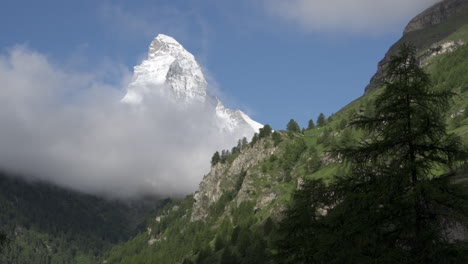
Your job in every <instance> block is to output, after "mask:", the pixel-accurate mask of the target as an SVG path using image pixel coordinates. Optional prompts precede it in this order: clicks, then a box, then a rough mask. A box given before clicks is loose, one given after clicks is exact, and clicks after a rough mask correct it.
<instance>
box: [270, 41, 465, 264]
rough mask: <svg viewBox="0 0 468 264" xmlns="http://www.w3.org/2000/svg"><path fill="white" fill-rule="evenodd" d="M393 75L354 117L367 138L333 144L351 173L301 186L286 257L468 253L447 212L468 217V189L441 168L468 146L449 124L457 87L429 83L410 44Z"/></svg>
mask: <svg viewBox="0 0 468 264" xmlns="http://www.w3.org/2000/svg"><path fill="white" fill-rule="evenodd" d="M386 80H387V81H386V82H385V86H384V90H383V92H382V93H381V94H380V95H379V96H378V97H377V99H376V100H375V102H374V107H375V110H374V111H372V112H371V114H367V113H366V114H367V115H366V116H359V117H357V119H356V120H354V121H352V122H351V125H353V126H355V127H356V128H360V129H363V130H365V131H366V132H367V133H366V134H365V138H363V140H362V141H361V143H359V144H358V145H357V146H355V147H348V146H342V147H341V148H337V149H335V150H334V152H333V154H334V157H335V158H336V159H337V160H341V159H343V160H345V161H346V162H347V164H349V173H348V174H347V175H346V176H340V177H338V176H337V177H336V178H335V180H334V181H333V182H331V183H330V184H329V186H327V187H326V188H324V187H323V186H325V185H324V184H323V183H322V182H317V181H305V183H304V184H303V186H302V187H301V188H300V189H299V190H298V191H297V194H296V195H295V197H294V199H293V201H294V202H293V206H292V208H291V209H290V210H289V211H288V217H287V218H286V219H285V221H284V222H283V224H282V227H283V229H282V230H283V231H282V232H281V233H282V234H283V236H284V237H283V239H282V240H281V242H280V248H279V249H280V254H279V256H280V259H281V260H282V262H281V263H359V264H361V263H369V264H370V263H467V262H466V261H467V260H468V259H467V254H466V252H467V245H466V243H465V244H463V243H448V240H447V239H446V237H444V235H443V234H444V232H443V230H442V227H441V222H444V221H460V220H459V219H464V221H466V219H467V217H468V213H467V209H466V204H467V203H468V195H467V194H466V191H464V190H462V191H460V187H457V186H454V185H453V184H450V181H449V179H448V178H447V177H442V176H437V175H435V174H434V173H433V172H435V171H438V170H440V169H442V168H444V167H445V168H447V169H451V168H453V167H455V165H456V164H457V158H458V157H460V155H463V154H464V153H463V152H462V149H461V146H462V143H461V140H460V138H458V137H456V136H454V135H451V134H448V133H447V132H446V129H445V122H444V113H445V112H446V111H447V109H448V107H449V106H450V102H451V98H452V93H450V92H448V91H435V90H433V89H431V88H432V87H431V82H430V78H429V76H428V75H427V74H426V73H425V72H424V71H423V70H422V69H421V68H420V67H419V63H418V61H417V59H416V56H415V50H414V48H412V47H411V46H408V45H404V46H402V47H401V50H400V53H399V55H398V56H395V57H393V58H392V59H391V61H390V63H389V64H388V68H387V78H386ZM302 219H308V220H307V221H306V220H302ZM457 219H458V220H457ZM459 223H461V224H462V225H466V223H465V222H459ZM288 243H289V244H288Z"/></svg>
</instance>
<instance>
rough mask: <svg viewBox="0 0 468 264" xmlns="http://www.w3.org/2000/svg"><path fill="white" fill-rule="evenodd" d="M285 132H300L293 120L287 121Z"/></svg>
mask: <svg viewBox="0 0 468 264" xmlns="http://www.w3.org/2000/svg"><path fill="white" fill-rule="evenodd" d="M286 130H287V131H289V132H296V133H300V132H301V128H300V127H299V124H298V123H297V122H296V121H295V120H294V119H291V120H289V122H288V124H287V126H286Z"/></svg>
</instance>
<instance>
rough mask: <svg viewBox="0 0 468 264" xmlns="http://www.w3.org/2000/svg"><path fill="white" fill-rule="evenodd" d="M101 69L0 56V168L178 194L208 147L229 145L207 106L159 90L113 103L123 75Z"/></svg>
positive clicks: (117, 192)
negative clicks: (177, 101) (110, 78)
mask: <svg viewBox="0 0 468 264" xmlns="http://www.w3.org/2000/svg"><path fill="white" fill-rule="evenodd" d="M110 71H111V72H112V71H113V70H112V69H111V70H110ZM101 75H104V76H105V75H106V74H104V73H102V72H101V73H99V75H95V74H90V73H82V72H73V71H64V70H62V68H61V67H60V66H56V65H53V64H52V63H51V62H50V61H49V60H48V59H47V58H46V57H45V56H43V55H41V54H39V53H37V52H33V51H30V50H28V49H26V48H24V47H16V48H13V49H11V50H10V52H9V53H8V54H6V55H4V56H0V127H1V130H0V168H1V169H6V170H8V171H13V172H17V173H19V174H22V175H26V176H28V177H31V176H34V177H37V178H40V179H43V180H46V181H50V182H53V183H56V184H58V185H61V186H65V187H69V188H73V189H75V190H79V191H83V192H88V193H95V194H105V195H110V196H117V197H127V196H135V195H138V194H144V193H156V194H159V195H181V194H186V193H189V192H192V191H194V190H195V189H196V187H197V186H198V184H199V182H200V180H201V178H202V177H203V174H204V173H207V172H208V170H209V159H210V157H211V155H212V153H213V152H214V151H215V150H217V149H221V148H223V147H229V146H230V145H231V144H234V142H235V139H234V138H233V137H232V136H231V137H224V136H223V135H222V134H221V133H219V130H218V129H217V128H215V127H214V126H213V123H212V121H213V120H214V113H213V111H211V110H212V109H211V110H210V109H205V108H204V107H198V106H192V107H189V108H187V109H180V108H179V107H176V106H175V105H174V104H168V103H167V102H166V101H167V100H164V98H152V99H151V100H152V101H151V102H148V103H149V104H148V105H155V106H157V107H154V108H146V109H144V110H142V109H135V108H132V107H130V106H129V105H126V104H122V103H120V102H119V100H120V98H121V97H122V95H123V93H124V89H123V87H125V86H126V82H127V81H128V76H129V73H128V72H127V73H126V74H123V75H122V80H121V82H120V83H121V84H120V85H117V86H111V85H107V84H104V83H102V82H100V81H99V79H100V77H99V76H101Z"/></svg>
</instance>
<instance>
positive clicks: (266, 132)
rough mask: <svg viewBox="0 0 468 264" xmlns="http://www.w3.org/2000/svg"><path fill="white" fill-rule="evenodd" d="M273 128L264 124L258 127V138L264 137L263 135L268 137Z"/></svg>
mask: <svg viewBox="0 0 468 264" xmlns="http://www.w3.org/2000/svg"><path fill="white" fill-rule="evenodd" d="M272 131H273V129H272V128H271V126H270V125H268V124H266V125H265V126H263V127H262V128H260V131H259V133H258V137H259V138H264V137H269V136H270V135H271V133H272Z"/></svg>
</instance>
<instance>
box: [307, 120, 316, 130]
mask: <svg viewBox="0 0 468 264" xmlns="http://www.w3.org/2000/svg"><path fill="white" fill-rule="evenodd" d="M314 128H315V124H314V120H312V119H310V120H309V123H308V125H307V129H314Z"/></svg>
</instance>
